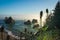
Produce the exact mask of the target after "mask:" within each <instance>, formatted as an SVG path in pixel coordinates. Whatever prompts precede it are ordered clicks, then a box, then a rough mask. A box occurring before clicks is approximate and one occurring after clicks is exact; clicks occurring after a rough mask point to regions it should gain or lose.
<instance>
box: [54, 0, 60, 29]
mask: <svg viewBox="0 0 60 40" xmlns="http://www.w3.org/2000/svg"><path fill="white" fill-rule="evenodd" d="M53 22H54V26H55V27H56V28H59V29H60V1H58V3H57V4H56V7H55V10H54V18H53Z"/></svg>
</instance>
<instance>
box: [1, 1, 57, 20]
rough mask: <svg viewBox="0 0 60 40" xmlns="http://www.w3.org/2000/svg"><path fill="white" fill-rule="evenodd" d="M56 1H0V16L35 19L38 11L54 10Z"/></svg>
mask: <svg viewBox="0 0 60 40" xmlns="http://www.w3.org/2000/svg"><path fill="white" fill-rule="evenodd" d="M57 1H58V0H0V16H14V17H16V18H20V19H24V18H25V17H27V18H31V17H32V18H34V17H35V18H37V17H38V16H37V15H39V12H40V10H43V11H45V9H46V8H48V9H49V10H52V9H54V7H55V5H56V3H57Z"/></svg>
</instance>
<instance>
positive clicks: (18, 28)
mask: <svg viewBox="0 0 60 40" xmlns="http://www.w3.org/2000/svg"><path fill="white" fill-rule="evenodd" d="M24 22H25V21H24V20H15V24H14V26H13V27H12V32H13V34H18V33H19V32H24V29H25V28H27V30H28V32H32V33H35V32H37V30H35V29H33V28H32V27H28V26H26V25H24ZM0 25H4V28H5V29H8V26H6V24H5V23H4V20H0Z"/></svg>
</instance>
